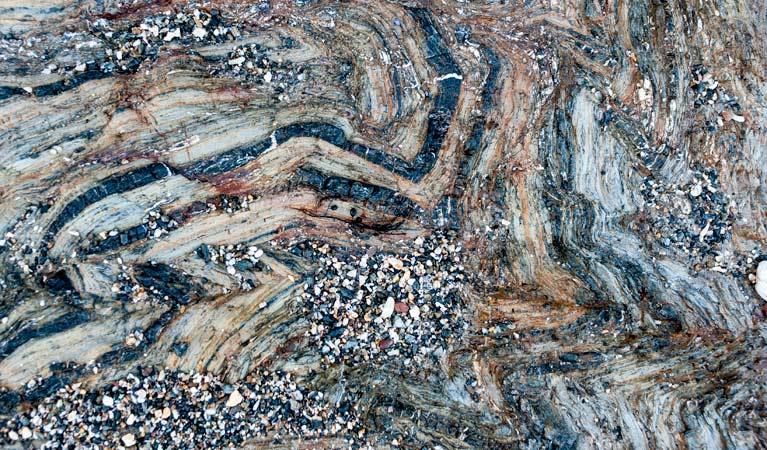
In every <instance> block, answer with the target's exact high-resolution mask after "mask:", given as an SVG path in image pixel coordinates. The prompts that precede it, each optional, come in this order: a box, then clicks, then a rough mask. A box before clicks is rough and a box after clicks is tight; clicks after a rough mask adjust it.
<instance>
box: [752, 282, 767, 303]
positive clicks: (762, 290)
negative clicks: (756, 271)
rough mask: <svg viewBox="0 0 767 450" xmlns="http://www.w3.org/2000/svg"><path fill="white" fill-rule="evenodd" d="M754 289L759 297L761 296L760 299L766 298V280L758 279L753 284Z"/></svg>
mask: <svg viewBox="0 0 767 450" xmlns="http://www.w3.org/2000/svg"><path fill="white" fill-rule="evenodd" d="M754 289H755V290H756V293H757V294H759V297H762V300H767V281H758V282H757V283H756V284H755V285H754Z"/></svg>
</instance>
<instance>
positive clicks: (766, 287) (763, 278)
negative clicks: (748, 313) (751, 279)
mask: <svg viewBox="0 0 767 450" xmlns="http://www.w3.org/2000/svg"><path fill="white" fill-rule="evenodd" d="M754 290H755V291H756V293H757V294H759V297H761V298H762V300H767V260H765V261H762V262H760V263H759V265H758V266H756V284H755V285H754Z"/></svg>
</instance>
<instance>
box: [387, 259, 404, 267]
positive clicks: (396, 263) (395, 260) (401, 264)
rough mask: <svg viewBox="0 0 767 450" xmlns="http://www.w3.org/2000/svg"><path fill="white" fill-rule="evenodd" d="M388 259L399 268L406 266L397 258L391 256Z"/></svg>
mask: <svg viewBox="0 0 767 450" xmlns="http://www.w3.org/2000/svg"><path fill="white" fill-rule="evenodd" d="M388 261H389V265H390V266H392V267H394V268H395V269H397V270H402V267H404V264H403V263H402V261H401V260H399V259H397V258H394V257H391V258H389V260H388Z"/></svg>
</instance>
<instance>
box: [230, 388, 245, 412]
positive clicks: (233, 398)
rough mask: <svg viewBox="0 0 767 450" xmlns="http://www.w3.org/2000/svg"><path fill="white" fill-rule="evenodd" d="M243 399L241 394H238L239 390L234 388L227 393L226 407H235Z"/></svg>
mask: <svg viewBox="0 0 767 450" xmlns="http://www.w3.org/2000/svg"><path fill="white" fill-rule="evenodd" d="M243 400H244V398H243V396H242V394H240V391H238V390H237V389H235V390H233V391H232V393H231V394H229V399H228V400H227V401H226V407H227V408H232V407H235V406H237V405H239V404H240V403H242V401H243Z"/></svg>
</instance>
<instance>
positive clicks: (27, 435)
mask: <svg viewBox="0 0 767 450" xmlns="http://www.w3.org/2000/svg"><path fill="white" fill-rule="evenodd" d="M19 433H21V438H22V439H30V438H31V437H32V430H30V429H29V428H28V427H23V428H22V429H21V430H19Z"/></svg>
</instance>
